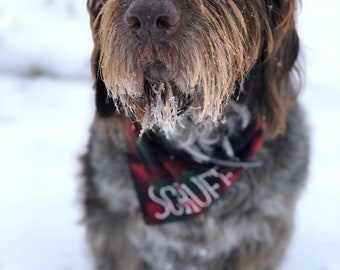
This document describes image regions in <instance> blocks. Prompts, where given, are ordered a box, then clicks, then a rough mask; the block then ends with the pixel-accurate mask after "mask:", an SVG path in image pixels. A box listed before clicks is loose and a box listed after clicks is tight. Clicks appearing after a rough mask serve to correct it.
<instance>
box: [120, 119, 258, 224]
mask: <svg viewBox="0 0 340 270" xmlns="http://www.w3.org/2000/svg"><path fill="white" fill-rule="evenodd" d="M125 128H126V134H127V138H128V140H129V145H130V148H131V154H130V155H129V164H130V171H131V175H132V178H133V182H134V186H135V190H136V193H137V196H138V199H139V202H140V207H141V211H142V213H143V217H144V220H145V222H146V223H147V224H150V225H151V224H162V223H167V222H174V221H181V220H186V219H188V218H193V217H197V216H199V215H200V214H202V213H203V212H204V211H206V210H207V209H208V208H209V207H210V206H211V205H212V204H214V202H216V201H217V200H219V199H220V198H221V197H222V196H223V193H225V191H226V190H228V189H229V188H230V187H231V186H232V184H233V183H234V182H235V181H236V179H237V178H238V176H239V175H240V174H241V173H242V172H243V171H244V170H245V169H246V168H249V167H256V166H260V163H259V162H256V161H250V158H251V157H252V156H253V155H254V154H255V153H257V152H258V151H259V150H260V148H261V146H262V143H263V132H262V130H261V128H260V125H259V124H258V123H253V124H251V125H249V127H248V128H246V129H245V131H244V132H243V133H242V134H240V136H238V138H237V139H236V140H234V141H232V142H231V143H232V145H233V148H234V149H237V152H235V153H236V156H237V160H226V159H225V158H223V157H221V154H220V153H218V154H217V155H216V156H214V157H213V158H208V160H205V161H204V162H202V161H199V162H198V161H196V160H194V159H193V158H192V156H191V155H190V154H188V153H187V152H184V151H183V150H179V149H176V148H174V147H173V145H172V143H171V142H170V141H168V140H166V139H165V137H164V136H161V135H159V134H156V133H154V132H152V131H148V132H146V133H144V134H143V135H142V136H141V137H139V128H136V125H134V124H132V123H131V122H130V121H129V120H126V122H125Z"/></svg>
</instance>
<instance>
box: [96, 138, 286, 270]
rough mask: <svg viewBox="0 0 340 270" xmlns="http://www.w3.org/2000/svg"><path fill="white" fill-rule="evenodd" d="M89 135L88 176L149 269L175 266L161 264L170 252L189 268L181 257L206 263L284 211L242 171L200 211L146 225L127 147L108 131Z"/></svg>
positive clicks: (262, 231) (264, 230) (257, 235)
mask: <svg viewBox="0 0 340 270" xmlns="http://www.w3.org/2000/svg"><path fill="white" fill-rule="evenodd" d="M93 136H94V137H93V139H92V146H93V148H92V150H93V151H92V153H91V155H92V156H91V164H92V166H93V167H94V168H95V171H96V175H95V176H94V178H93V181H94V183H95V186H96V189H97V192H98V196H99V197H100V199H101V200H103V201H104V202H105V204H106V205H107V207H108V209H109V210H110V211H111V212H112V213H113V214H115V213H117V214H119V216H124V217H125V219H126V220H125V222H126V224H125V232H126V237H127V239H128V240H129V241H130V242H131V244H132V245H133V246H134V247H135V248H136V250H138V256H140V257H141V258H142V259H143V260H144V261H146V262H147V263H148V264H149V265H151V266H152V269H175V268H174V267H177V266H174V265H171V264H169V265H166V266H164V265H163V263H164V261H172V260H171V259H170V260H169V258H170V257H176V258H179V260H178V261H181V262H183V266H181V267H183V268H182V269H190V268H185V267H186V266H185V261H197V262H199V263H200V265H202V266H203V265H211V264H212V262H213V261H214V260H216V258H218V257H219V256H220V255H221V254H226V253H228V252H231V251H232V250H233V249H234V248H235V247H237V246H238V245H239V244H240V243H242V242H244V241H250V240H258V241H262V240H265V239H269V238H270V237H271V235H270V234H271V232H270V225H269V224H268V222H267V221H266V219H265V218H263V217H264V216H271V215H273V216H276V215H282V214H283V213H284V212H285V208H284V207H283V203H281V199H280V198H278V197H277V196H272V197H266V198H265V197H264V194H266V190H265V188H264V186H261V185H258V186H257V187H255V186H254V183H252V181H250V179H249V177H248V175H249V173H248V172H245V173H242V174H241V175H240V176H239V179H238V180H237V181H236V182H235V184H234V185H233V187H232V188H231V189H230V190H228V191H227V192H225V194H223V196H222V198H221V199H220V200H218V201H217V202H216V203H215V204H214V205H212V206H211V207H210V208H209V210H208V211H207V212H206V213H204V214H203V215H201V216H199V217H197V218H192V219H191V220H188V221H184V222H176V223H169V224H164V225H157V226H150V225H146V224H145V222H144V220H143V217H142V214H141V211H140V206H139V201H138V198H137V195H136V191H135V188H134V185H133V181H132V177H131V172H130V168H129V164H128V162H127V158H126V153H125V152H124V151H122V150H119V149H118V148H117V147H116V146H115V144H114V143H113V141H112V140H111V138H110V136H109V135H107V136H99V135H96V134H94V135H93ZM247 212H251V213H252V214H250V215H249V214H246V213H247ZM202 269H203V268H202Z"/></svg>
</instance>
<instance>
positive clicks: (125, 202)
mask: <svg viewBox="0 0 340 270" xmlns="http://www.w3.org/2000/svg"><path fill="white" fill-rule="evenodd" d="M121 122H122V120H121V119H120V118H119V117H118V116H115V117H113V118H112V119H111V118H110V119H104V118H99V117H96V119H95V121H94V123H93V126H92V130H91V138H90V142H89V146H88V153H87V155H86V156H85V157H84V165H85V173H84V174H85V182H84V193H85V198H84V202H85V210H86V215H85V219H84V222H85V224H86V226H87V232H88V238H89V242H90V245H91V249H92V251H93V257H94V263H95V269H97V270H137V269H138V270H144V269H150V270H171V269H174V270H177V269H181V270H207V269H214V270H222V269H223V270H226V269H230V270H271V269H276V268H277V266H278V265H279V262H280V261H281V259H282V257H283V256H284V250H285V248H286V246H287V244H288V242H289V237H290V234H291V231H292V227H293V219H294V208H295V204H296V200H297V197H298V195H299V193H300V190H301V188H302V187H303V186H304V182H305V177H306V170H307V169H306V168H307V164H308V136H307V133H308V132H307V129H306V126H305V124H304V119H303V113H302V112H301V109H300V108H299V106H298V105H295V106H294V107H292V108H291V109H290V111H289V113H288V116H287V131H286V133H285V135H283V136H279V137H277V138H276V139H274V140H266V141H265V143H264V146H263V147H262V149H261V150H260V152H259V153H258V154H256V156H255V157H254V159H256V160H260V161H262V163H263V164H264V165H263V166H261V167H258V168H249V169H247V170H245V171H244V172H243V173H242V174H241V176H240V177H239V179H238V180H237V181H236V182H235V183H234V185H233V186H232V188H231V189H229V190H228V191H227V193H226V194H225V195H224V196H223V197H222V198H221V199H220V200H219V201H218V203H216V204H215V205H213V206H212V207H211V208H210V209H209V211H208V212H206V213H205V214H204V215H201V216H200V217H199V218H197V219H193V220H190V221H186V222H178V223H170V224H164V225H160V226H148V225H145V223H144V221H143V218H142V215H141V212H140V210H139V205H138V200H137V197H136V194H135V191H134V188H133V184H132V179H131V175H130V172H129V168H128V163H127V160H126V154H127V153H128V152H129V148H128V146H127V142H126V140H125V137H124V133H123V130H124V129H123V128H122V126H121V125H122V123H121ZM187 128H188V129H189V127H187ZM217 130H218V127H216V132H217Z"/></svg>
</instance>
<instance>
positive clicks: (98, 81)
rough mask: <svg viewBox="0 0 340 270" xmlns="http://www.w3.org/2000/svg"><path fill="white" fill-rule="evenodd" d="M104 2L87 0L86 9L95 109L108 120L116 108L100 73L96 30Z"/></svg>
mask: <svg viewBox="0 0 340 270" xmlns="http://www.w3.org/2000/svg"><path fill="white" fill-rule="evenodd" d="M105 2H106V0H88V1H87V9H88V12H89V14H90V23H91V29H92V36H93V42H94V48H93V52H92V57H91V69H92V76H93V78H94V85H93V88H94V90H95V91H96V108H97V113H98V115H99V116H100V117H103V118H108V117H111V116H113V115H114V113H115V110H116V107H115V104H114V102H113V100H112V98H110V97H109V95H108V93H109V92H108V90H107V88H106V86H105V83H104V81H103V80H102V76H101V72H100V66H99V65H100V45H99V38H98V30H99V26H100V19H101V18H100V11H101V8H102V7H103V5H104V4H105Z"/></svg>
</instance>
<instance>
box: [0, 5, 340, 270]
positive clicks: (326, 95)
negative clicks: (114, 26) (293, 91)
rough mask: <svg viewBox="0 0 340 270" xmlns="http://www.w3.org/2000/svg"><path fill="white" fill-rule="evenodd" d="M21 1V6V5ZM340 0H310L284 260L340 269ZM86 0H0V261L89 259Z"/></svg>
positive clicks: (292, 266) (290, 268)
mask: <svg viewBox="0 0 340 270" xmlns="http://www.w3.org/2000/svg"><path fill="white" fill-rule="evenodd" d="M19 5H20V7H18V6H19ZM339 13H340V2H339V1H336V0H325V1H318V0H308V1H304V2H303V6H302V11H301V16H300V18H299V29H300V35H301V37H302V43H303V47H304V54H305V57H304V58H305V63H306V64H305V66H306V69H307V80H306V87H305V91H304V93H303V96H302V101H303V104H304V106H305V108H306V111H307V112H308V118H309V123H310V130H311V134H312V147H313V149H312V157H311V159H312V162H311V166H310V177H309V182H308V185H307V186H306V189H305V192H304V193H303V195H302V196H301V199H300V201H299V204H298V209H297V216H296V231H295V234H294V237H293V240H292V245H291V247H290V249H289V250H288V254H287V256H286V258H285V261H284V264H283V266H282V268H281V270H301V269H308V270H340V256H339V254H340V233H339V229H338V227H339V224H340V196H339V191H340V177H339V173H338V168H339V165H340V162H339V153H340V140H339V137H338V136H339V135H338V134H340V82H339V74H340V52H339V48H340V33H339V31H338V29H337V27H339V25H340V24H339V23H340V17H339V16H338V14H339ZM91 47H92V40H91V33H90V30H89V22H88V17H87V14H86V8H85V1H80V0H59V1H58V0H21V1H5V0H0V149H1V150H0V190H1V191H2V194H1V197H0V239H1V240H0V270H37V269H38V270H39V269H48V270H67V269H72V270H86V269H90V267H89V262H88V251H87V249H86V243H85V233H84V228H83V227H82V226H81V224H79V223H80V220H81V205H80V202H79V201H80V195H79V192H78V191H79V183H80V180H79V172H80V165H79V162H78V160H77V157H78V156H79V155H81V154H82V153H83V152H84V149H85V146H86V141H87V136H88V127H89V125H90V122H91V120H92V117H93V111H94V106H93V91H91V90H90V89H91V84H92V82H91V78H90V71H89V56H90V53H91Z"/></svg>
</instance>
